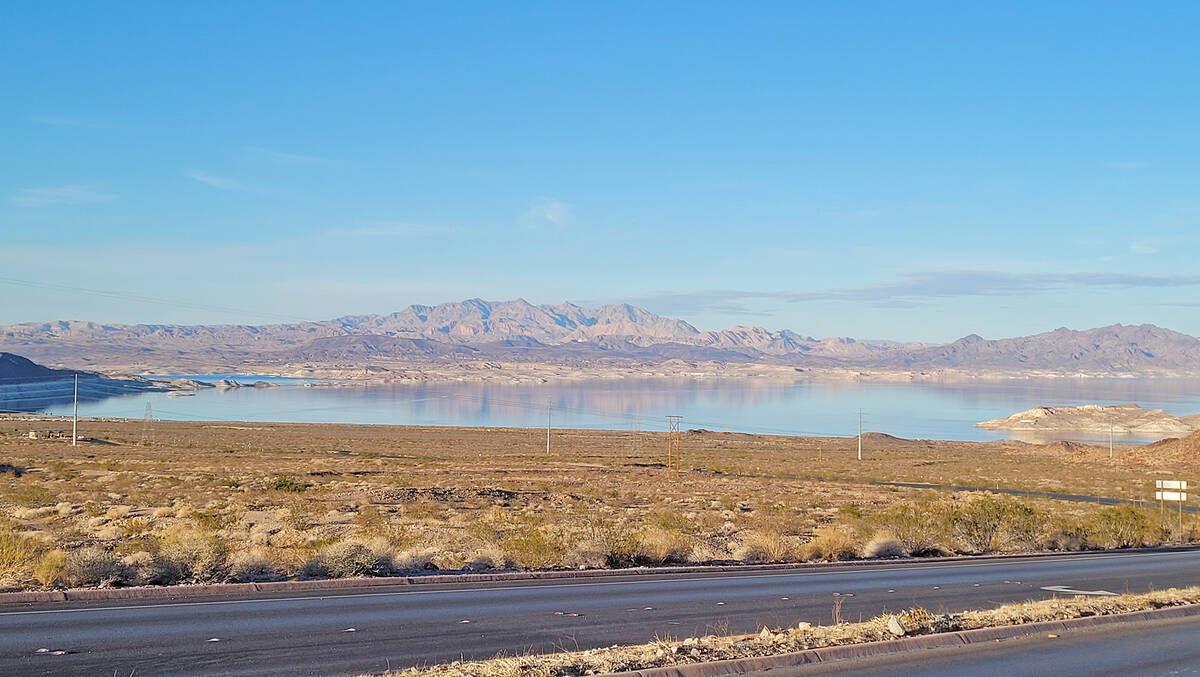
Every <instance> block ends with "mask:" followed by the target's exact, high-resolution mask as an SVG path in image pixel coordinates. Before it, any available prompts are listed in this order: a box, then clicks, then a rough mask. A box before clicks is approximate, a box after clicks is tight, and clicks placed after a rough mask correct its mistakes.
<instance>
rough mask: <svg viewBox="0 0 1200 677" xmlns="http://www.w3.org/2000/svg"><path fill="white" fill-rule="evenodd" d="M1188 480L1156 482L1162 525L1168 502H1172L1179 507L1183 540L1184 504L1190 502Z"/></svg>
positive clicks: (1155, 492) (1155, 493)
mask: <svg viewBox="0 0 1200 677" xmlns="http://www.w3.org/2000/svg"><path fill="white" fill-rule="evenodd" d="M1187 488H1188V486H1187V480H1154V489H1155V491H1154V498H1155V500H1157V501H1158V515H1159V521H1160V523H1161V521H1162V519H1163V517H1165V512H1166V502H1167V501H1172V502H1174V503H1175V504H1176V505H1178V507H1179V537H1180V538H1183V504H1184V502H1186V501H1187V500H1188V495H1187Z"/></svg>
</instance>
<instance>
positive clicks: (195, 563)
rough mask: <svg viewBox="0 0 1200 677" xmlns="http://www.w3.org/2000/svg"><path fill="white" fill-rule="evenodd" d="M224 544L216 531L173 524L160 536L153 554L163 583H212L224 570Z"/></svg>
mask: <svg viewBox="0 0 1200 677" xmlns="http://www.w3.org/2000/svg"><path fill="white" fill-rule="evenodd" d="M228 552H229V546H228V544H227V543H226V542H225V541H224V540H222V539H221V538H220V537H219V536H217V535H216V534H212V533H209V532H205V531H201V530H197V529H190V528H188V527H185V526H180V527H176V528H174V529H172V530H170V531H169V532H167V534H166V535H165V536H164V537H163V538H162V541H161V544H160V545H159V549H158V553H157V555H156V557H155V560H156V563H157V564H158V566H159V569H160V576H159V578H160V580H158V581H154V582H157V583H160V584H163V585H170V584H172V583H180V582H185V583H216V582H219V581H222V580H224V579H225V575H226V573H227V572H228V568H227V566H226V560H225V558H226V555H227V554H228Z"/></svg>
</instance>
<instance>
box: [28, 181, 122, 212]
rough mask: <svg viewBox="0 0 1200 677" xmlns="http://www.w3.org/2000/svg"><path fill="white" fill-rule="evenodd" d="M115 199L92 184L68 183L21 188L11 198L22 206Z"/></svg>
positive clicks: (95, 202) (98, 201) (74, 203)
mask: <svg viewBox="0 0 1200 677" xmlns="http://www.w3.org/2000/svg"><path fill="white" fill-rule="evenodd" d="M115 199H117V196H116V195H114V194H112V193H106V192H103V191H101V190H97V189H96V188H95V187H94V186H88V185H69V186H50V187H47V188H23V189H21V190H19V191H17V193H16V195H14V196H13V198H12V200H13V202H15V203H16V204H18V205H21V206H22V207H45V206H49V205H77V204H97V203H100V202H111V201H113V200H115Z"/></svg>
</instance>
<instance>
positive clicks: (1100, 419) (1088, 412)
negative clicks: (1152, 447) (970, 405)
mask: <svg viewBox="0 0 1200 677" xmlns="http://www.w3.org/2000/svg"><path fill="white" fill-rule="evenodd" d="M975 425H976V426H977V427H980V428H987V429H988V430H1012V431H1038V432H1057V431H1064V432H1088V433H1107V432H1109V431H1110V430H1111V431H1112V432H1114V433H1116V434H1119V435H1164V436H1167V435H1170V436H1177V435H1178V436H1182V435H1187V434H1188V433H1191V432H1192V431H1194V430H1197V429H1200V414H1198V415H1194V416H1182V417H1180V416H1172V415H1170V414H1168V413H1166V412H1165V411H1163V410H1162V409H1143V408H1142V407H1139V406H1138V405H1136V404H1119V405H1115V406H1109V407H1105V406H1101V405H1099V404H1085V405H1083V406H1080V407H1036V408H1034V409H1027V410H1025V411H1020V412H1017V413H1015V414H1013V415H1012V416H1009V417H1008V418H996V419H992V420H990V421H982V422H980V423H976V424H975Z"/></svg>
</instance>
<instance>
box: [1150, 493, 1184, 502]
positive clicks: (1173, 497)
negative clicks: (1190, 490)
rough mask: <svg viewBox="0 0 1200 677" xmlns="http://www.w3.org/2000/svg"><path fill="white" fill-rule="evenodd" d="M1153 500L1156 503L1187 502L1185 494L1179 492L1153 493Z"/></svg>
mask: <svg viewBox="0 0 1200 677" xmlns="http://www.w3.org/2000/svg"><path fill="white" fill-rule="evenodd" d="M1154 500H1156V501H1179V502H1181V503H1182V502H1183V501H1186V500H1187V494H1186V493H1184V492H1181V491H1156V492H1154Z"/></svg>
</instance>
